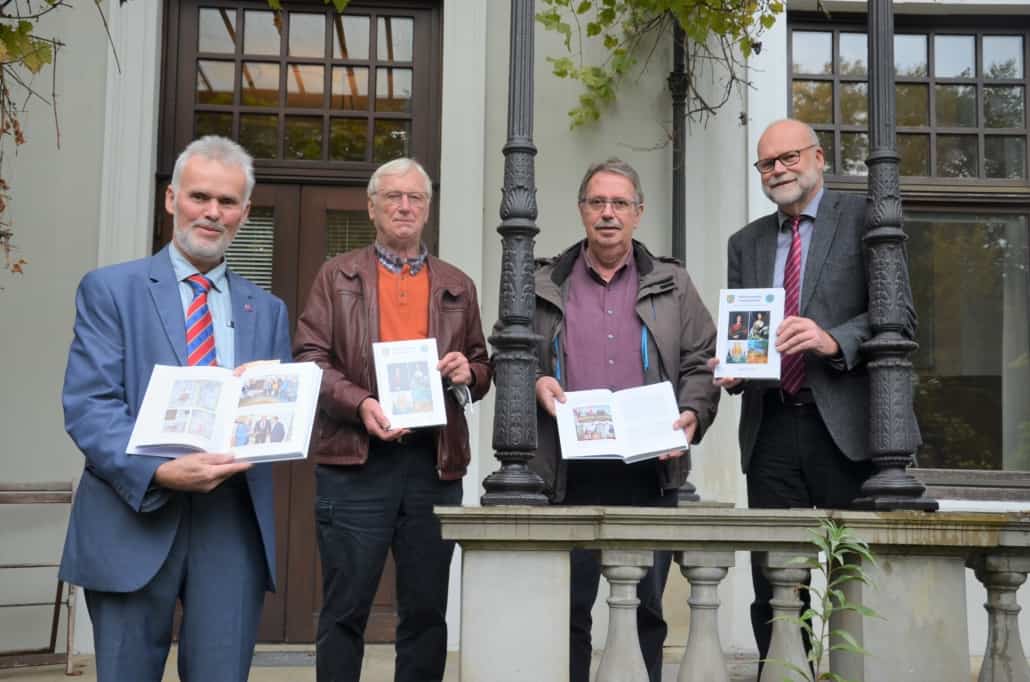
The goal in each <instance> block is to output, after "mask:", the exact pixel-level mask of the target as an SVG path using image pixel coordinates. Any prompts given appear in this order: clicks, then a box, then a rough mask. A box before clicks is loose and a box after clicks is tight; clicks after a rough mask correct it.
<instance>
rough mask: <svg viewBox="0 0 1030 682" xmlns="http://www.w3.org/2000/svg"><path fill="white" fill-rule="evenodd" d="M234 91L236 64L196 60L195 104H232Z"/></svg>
mask: <svg viewBox="0 0 1030 682" xmlns="http://www.w3.org/2000/svg"><path fill="white" fill-rule="evenodd" d="M235 91H236V64H235V63H234V62H216V61H212V60H210V59H200V60H197V104H232V96H233V93H234V92H235Z"/></svg>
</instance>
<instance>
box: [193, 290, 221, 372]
mask: <svg viewBox="0 0 1030 682" xmlns="http://www.w3.org/2000/svg"><path fill="white" fill-rule="evenodd" d="M186 282H187V283H188V284H189V285H190V287H192V288H193V301H191V302H190V306H189V308H188V309H187V310H186V364H188V365H190V366H193V365H217V364H218V361H217V360H216V359H215V329H214V325H213V324H212V323H211V311H210V310H208V308H207V292H208V290H210V289H211V280H209V279H208V278H207V277H204V276H203V275H191V276H189V277H187V278H186Z"/></svg>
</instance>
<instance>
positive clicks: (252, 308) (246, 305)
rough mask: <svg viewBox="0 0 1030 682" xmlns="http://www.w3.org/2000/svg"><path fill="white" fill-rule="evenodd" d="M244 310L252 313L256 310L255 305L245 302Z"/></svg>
mask: <svg viewBox="0 0 1030 682" xmlns="http://www.w3.org/2000/svg"><path fill="white" fill-rule="evenodd" d="M243 312H245V313H252V312H254V306H252V305H251V304H249V303H244V304H243Z"/></svg>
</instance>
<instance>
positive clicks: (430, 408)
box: [372, 339, 447, 429]
mask: <svg viewBox="0 0 1030 682" xmlns="http://www.w3.org/2000/svg"><path fill="white" fill-rule="evenodd" d="M372 357H373V359H374V360H375V366H376V384H378V386H379V405H380V406H381V407H382V408H383V414H384V415H386V418H387V419H388V420H390V428H392V429H417V428H419V427H423V426H437V425H439V424H446V423H447V408H446V406H445V405H444V402H443V381H442V380H441V378H440V370H438V369H437V368H436V365H437V363H439V362H440V356H439V355H437V352H436V339H412V340H410V341H380V342H378V343H373V344H372Z"/></svg>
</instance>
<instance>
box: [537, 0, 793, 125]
mask: <svg viewBox="0 0 1030 682" xmlns="http://www.w3.org/2000/svg"><path fill="white" fill-rule="evenodd" d="M542 5H543V6H544V9H543V11H541V12H539V13H538V14H537V17H536V18H537V21H539V22H540V24H541V25H543V27H544V28H545V29H546V30H549V31H554V32H556V33H558V34H559V35H560V36H561V37H562V42H563V44H564V46H565V50H566V52H567V53H568V54H567V55H565V56H561V57H548V59H547V60H548V62H549V63H550V64H551V67H552V71H553V73H554V75H555V76H557V77H558V78H568V79H572V80H576V81H579V82H580V83H581V84H582V86H583V91H582V93H581V94H580V96H579V103H578V105H577V106H576V107H574V108H573V109H572V110H571V111H569V118H570V122H571V123H570V127H572V128H575V127H576V126H580V125H584V124H586V123H590V122H593V121H596V120H598V119H599V118H600V116H601V110H602V108H603V107H605V106H607V105H609V104H611V103H612V102H613V101H615V95H616V89H617V87H618V84H619V83H620V81H622V80H623V79H624V78H626V77H627V76H628V75H629V74H630V73H631V72H632V71H633V69H634V67H636V66H637V65H638V63H639V58H640V57H641V56H644V53H646V56H644V60H645V62H644V66H645V67H646V63H647V61H648V60H649V59H650V56H651V54H652V53H653V51H654V49H655V47H656V46H657V45H658V42H659V41H660V40H661V39H662V37H663V36H665V35H666V34H668V33H672V32H673V29H674V27H676V26H679V27H680V28H681V29H682V30H683V35H684V36H685V37H684V48H685V52H686V68H685V73H686V77H687V116H688V118H691V119H693V120H701V121H704V120H706V119H707V117H708V116H710V115H712V114H714V113H715V112H716V111H717V110H718V109H719V108H720V107H722V106H723V105H724V104H726V102H728V101H729V99H730V97H731V95H732V93H733V92H734V91H735V90H738V89H740V88H741V87H742V86H746V85H748V81H747V78H746V73H747V59H748V57H750V56H751V55H753V54H755V53H757V52H758V51H759V50H760V49H761V41H760V36H761V34H762V33H763V32H764V31H765V30H767V29H769V28H771V27H772V25H773V24H774V23H775V22H776V15H777V14H780V13H782V12H783V10H784V2H783V0H542ZM586 52H589V53H591V54H593V53H595V52H599V53H600V54H601V55H602V56H601V58H600V60H599V61H598V62H596V63H595V62H592V61H590V60H588V59H586V58H585V57H584V54H585V53H586ZM714 66H721V67H722V68H721V70H716V69H712V71H711V73H712V74H715V73H717V72H718V73H719V74H720V76H721V78H722V87H721V88H717V89H716V90H717V93H716V94H715V95H711V94H706V93H705V88H704V83H703V82H701V79H700V75H701V73H702V70H703V69H704V68H706V67H714Z"/></svg>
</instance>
